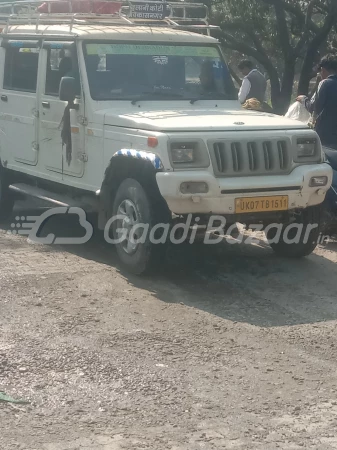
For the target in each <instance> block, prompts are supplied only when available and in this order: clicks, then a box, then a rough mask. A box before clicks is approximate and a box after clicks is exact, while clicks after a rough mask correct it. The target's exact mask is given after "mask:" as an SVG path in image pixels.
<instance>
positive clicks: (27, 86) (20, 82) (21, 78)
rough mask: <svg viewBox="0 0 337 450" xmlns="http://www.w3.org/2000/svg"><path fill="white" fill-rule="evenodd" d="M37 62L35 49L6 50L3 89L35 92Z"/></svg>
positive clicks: (37, 56)
mask: <svg viewBox="0 0 337 450" xmlns="http://www.w3.org/2000/svg"><path fill="white" fill-rule="evenodd" d="M38 60H39V50H38V49H36V48H18V47H9V48H7V49H6V56H5V72H4V86H3V87H4V89H11V90H15V91H27V92H36V84H37V68H38Z"/></svg>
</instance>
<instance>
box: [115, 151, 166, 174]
mask: <svg viewBox="0 0 337 450" xmlns="http://www.w3.org/2000/svg"><path fill="white" fill-rule="evenodd" d="M116 156H124V157H126V158H136V159H143V160H145V161H149V162H150V163H151V164H152V165H153V167H154V168H155V169H156V170H162V169H163V168H164V166H163V163H162V161H161V159H160V158H159V156H158V155H156V154H155V153H152V152H145V151H144V150H136V149H124V148H123V149H121V150H118V152H116V153H115V154H114V155H113V156H112V157H113V158H114V157H116Z"/></svg>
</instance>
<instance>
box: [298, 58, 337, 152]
mask: <svg viewBox="0 0 337 450" xmlns="http://www.w3.org/2000/svg"><path fill="white" fill-rule="evenodd" d="M319 69H320V71H321V79H322V81H321V82H320V84H319V86H318V89H317V92H316V93H315V94H314V95H313V97H312V98H311V99H309V98H308V97H306V96H305V95H300V96H299V97H297V101H299V102H301V103H302V104H304V105H305V107H306V108H307V110H308V111H309V112H310V113H311V114H313V116H314V128H315V131H316V132H317V134H318V136H319V137H320V139H321V142H322V145H324V146H325V147H330V148H334V149H336V150H337V56H336V55H335V54H329V55H327V56H325V57H324V58H323V59H322V60H321V63H320V65H319Z"/></svg>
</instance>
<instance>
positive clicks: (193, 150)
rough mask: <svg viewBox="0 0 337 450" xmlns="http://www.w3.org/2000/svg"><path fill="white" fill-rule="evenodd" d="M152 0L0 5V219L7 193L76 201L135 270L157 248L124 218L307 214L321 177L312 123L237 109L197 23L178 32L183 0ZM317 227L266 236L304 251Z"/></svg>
mask: <svg viewBox="0 0 337 450" xmlns="http://www.w3.org/2000/svg"><path fill="white" fill-rule="evenodd" d="M49 3H53V4H54V5H55V2H48V1H47V2H46V3H45V5H48V4H49ZM85 3H86V2H84V3H83V4H85ZM99 3H100V4H101V3H102V2H99ZM107 3H109V4H110V5H111V4H112V2H107ZM56 4H57V2H56ZM21 5H22V3H21ZM165 5H166V6H165V8H168V9H167V13H166V14H162V9H163V8H164V7H163V3H155V2H142V1H135V2H128V3H127V4H124V3H123V4H121V8H122V9H119V10H118V11H117V12H114V13H113V14H109V15H107V14H105V15H104V14H103V15H97V14H95V13H92V12H90V13H88V12H87V11H84V13H82V14H81V12H79V13H77V14H74V13H71V14H70V13H64V14H63V15H62V14H60V13H59V14H53V13H52V12H50V11H51V10H50V7H49V10H48V11H49V12H48V11H47V13H41V12H39V11H35V12H33V13H32V6H31V7H30V10H29V13H27V11H25V10H24V11H23V12H22V11H20V12H19V13H17V12H16V14H14V15H13V14H12V15H11V17H10V19H9V23H8V24H7V25H6V27H5V28H4V30H3V32H2V38H1V48H0V67H2V68H3V69H2V70H1V74H0V102H1V103H0V104H1V109H0V119H1V122H0V123H1V125H0V126H1V134H0V159H1V167H0V179H1V183H0V214H1V216H4V215H6V214H9V213H10V212H11V208H12V205H13V197H12V194H11V193H12V191H13V190H14V191H16V192H18V191H19V192H23V193H25V194H29V195H33V196H36V197H43V198H44V199H48V200H49V201H50V202H51V203H54V204H56V205H60V204H62V205H65V204H66V205H78V206H83V205H84V204H86V205H87V204H88V202H90V204H91V206H93V207H94V209H95V210H96V211H98V213H99V226H100V228H101V229H104V228H105V227H106V224H107V223H112V224H113V225H112V229H113V230H112V231H113V234H114V237H115V238H116V241H118V243H117V244H116V247H117V251H118V254H119V256H120V259H121V260H122V262H123V263H124V264H125V265H126V266H127V267H128V268H129V270H131V271H133V272H135V273H142V272H144V271H145V270H147V269H148V268H150V267H151V266H152V265H153V263H154V262H155V261H156V260H157V258H158V253H159V250H160V249H161V247H162V246H161V245H156V244H154V243H153V242H152V241H151V239H150V238H149V237H146V238H145V239H143V240H141V239H138V241H137V239H136V240H135V239H131V238H130V236H131V233H130V227H131V225H135V224H140V223H146V224H149V225H150V228H151V229H153V227H155V226H157V228H158V229H159V227H158V224H159V223H172V215H174V216H175V221H177V220H181V221H186V217H187V216H188V215H189V214H192V215H193V218H195V217H196V216H198V219H199V222H198V223H199V224H205V223H206V222H207V220H208V218H209V217H210V216H211V215H217V216H223V217H225V218H226V221H227V224H233V223H235V222H241V223H254V224H256V223H260V224H263V226H264V227H266V226H268V225H270V224H271V223H274V222H277V223H282V224H283V225H284V227H286V226H287V225H288V224H290V223H293V222H296V223H302V224H305V225H310V224H315V223H319V210H320V205H321V204H322V202H323V200H324V198H325V194H326V192H327V190H328V189H329V187H330V184H331V179H332V171H331V168H330V166H329V165H327V164H326V163H324V159H323V154H322V149H321V144H320V141H319V138H318V136H317V134H316V133H315V132H314V131H313V130H311V129H309V128H308V127H307V126H305V125H302V124H301V123H299V122H296V121H292V120H288V119H286V118H283V117H279V116H276V115H272V114H265V113H260V112H252V111H247V110H244V109H243V108H242V107H241V105H240V103H239V102H238V100H237V92H236V90H235V88H234V84H233V81H232V79H231V77H230V75H229V71H228V68H227V65H226V63H225V60H224V58H223V55H222V52H221V48H220V46H219V43H218V41H217V40H216V39H214V38H212V37H210V36H207V35H203V34H200V33H197V32H195V31H186V29H190V30H193V29H194V28H193V27H195V30H197V31H199V30H200V29H201V30H209V27H207V26H204V27H203V26H200V25H196V26H194V25H193V24H192V25H191V21H188V20H185V21H182V22H184V24H183V28H184V30H182V29H181V28H182V26H181V25H179V24H178V19H177V18H175V16H174V10H175V8H182V10H183V11H185V9H186V8H187V7H188V4H185V3H184V2H182V3H179V4H178V5H176V4H172V3H170V4H165ZM35 7H36V5H34V8H35ZM198 7H199V8H200V5H199V6H198ZM21 8H23V7H22V6H21ZM149 11H150V12H149ZM12 12H13V11H12ZM62 12H64V11H62ZM151 14H152V15H151ZM28 18H29V21H28ZM159 22H160V23H159ZM28 23H30V24H28ZM186 24H187V25H186ZM163 25H165V26H163ZM62 119H63V122H62V126H61V127H60V123H61V121H62ZM117 216H118V220H116V221H110V219H111V217H117ZM121 229H123V230H124V232H125V233H124V235H123V236H124V238H123V239H119V237H120V232H121ZM318 233H319V228H318V227H316V228H315V227H312V229H311V230H310V233H309V235H307V236H306V238H305V239H304V238H303V237H301V239H300V241H299V242H298V241H297V242H295V241H294V242H290V243H289V242H285V240H284V239H283V238H282V236H281V237H280V239H279V240H278V241H277V242H275V241H272V247H273V248H274V250H275V251H277V252H279V253H280V254H283V255H289V256H304V255H307V254H309V253H311V252H312V251H313V250H314V248H315V246H316V244H317V237H318ZM272 235H273V233H272V231H269V232H268V233H267V237H268V238H270V239H271V240H272V238H273V236H272ZM133 237H134V236H133ZM152 240H153V239H152ZM157 242H161V243H162V241H161V240H160V238H159V239H157Z"/></svg>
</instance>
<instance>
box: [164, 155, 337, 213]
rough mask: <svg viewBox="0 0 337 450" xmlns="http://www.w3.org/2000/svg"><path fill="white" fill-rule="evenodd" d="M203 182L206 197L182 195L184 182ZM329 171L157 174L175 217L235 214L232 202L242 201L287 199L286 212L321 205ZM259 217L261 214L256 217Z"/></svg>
mask: <svg viewBox="0 0 337 450" xmlns="http://www.w3.org/2000/svg"><path fill="white" fill-rule="evenodd" d="M318 176H327V177H328V184H327V185H326V186H324V187H320V188H318V187H310V186H309V182H310V179H311V178H312V177H318ZM193 181H196V182H206V183H207V184H208V187H209V190H208V192H207V194H182V193H181V192H180V185H181V183H183V182H193ZM331 182H332V169H331V167H330V166H329V165H328V164H326V163H322V164H315V165H303V166H299V167H296V168H295V169H294V170H293V171H292V172H291V173H290V174H288V175H274V176H273V175H268V176H256V177H236V178H226V177H223V178H215V177H214V175H212V173H210V172H208V171H207V170H198V171H192V170H189V171H187V170H186V171H179V172H178V171H177V172H159V173H157V183H158V187H159V190H160V193H161V195H162V196H163V197H164V199H165V200H166V202H167V204H168V207H169V208H170V210H171V212H173V213H175V214H219V215H221V214H223V215H230V214H235V200H236V199H238V198H242V197H258V196H261V197H265V196H271V195H288V196H289V210H292V209H304V208H307V207H308V206H314V205H319V204H321V203H322V202H323V201H324V199H325V195H326V192H327V191H328V189H329V188H330V186H331ZM256 214H257V215H259V214H260V213H256Z"/></svg>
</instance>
